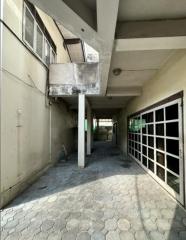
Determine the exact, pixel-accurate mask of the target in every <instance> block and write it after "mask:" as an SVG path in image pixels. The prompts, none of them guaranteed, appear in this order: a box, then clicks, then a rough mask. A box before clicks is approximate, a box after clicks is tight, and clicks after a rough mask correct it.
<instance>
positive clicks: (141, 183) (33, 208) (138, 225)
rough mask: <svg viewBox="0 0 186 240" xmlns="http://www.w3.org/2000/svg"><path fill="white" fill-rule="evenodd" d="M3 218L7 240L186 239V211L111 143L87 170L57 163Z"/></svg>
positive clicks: (102, 147)
mask: <svg viewBox="0 0 186 240" xmlns="http://www.w3.org/2000/svg"><path fill="white" fill-rule="evenodd" d="M1 220H2V221H1V224H2V236H1V237H2V240H3V239H6V240H9V239H13V240H17V239H21V240H31V239H36V240H41V239H49V240H59V239H60V240H61V239H62V240H73V239H77V240H88V239H92V240H104V239H107V240H119V239H120V240H133V239H135V240H146V239H150V240H162V239H166V240H177V239H184V240H186V213H185V212H184V211H183V210H182V209H181V208H180V207H179V206H178V205H177V204H176V202H175V201H174V200H172V199H171V198H170V196H169V195H168V194H167V193H166V192H165V191H164V190H162V188H161V187H160V186H159V185H158V184H157V183H156V182H155V181H154V180H153V179H152V178H151V177H149V176H148V175H147V174H146V173H145V172H144V171H143V170H142V169H141V168H140V167H139V166H138V165H137V164H136V163H134V162H129V161H128V162H125V164H124V161H123V159H122V156H121V155H120V154H119V152H118V150H117V149H115V148H113V147H112V146H111V144H110V143H106V144H105V143H99V144H97V145H96V149H95V151H94V153H93V155H92V156H91V157H90V158H89V165H88V167H87V168H86V169H83V170H81V169H78V168H77V163H76V162H74V161H73V159H72V160H71V161H70V162H69V163H66V164H59V165H58V166H56V167H54V168H51V169H50V170H49V171H48V172H47V173H46V174H45V175H43V176H42V177H41V178H40V179H39V181H37V182H36V183H35V184H34V185H33V186H31V187H30V188H29V189H28V190H27V191H25V192H24V193H23V194H22V195H20V196H19V197H18V198H16V199H15V200H14V201H13V202H12V203H11V205H9V206H8V207H7V208H6V209H4V210H3V211H2V212H1Z"/></svg>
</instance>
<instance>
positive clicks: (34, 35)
mask: <svg viewBox="0 0 186 240" xmlns="http://www.w3.org/2000/svg"><path fill="white" fill-rule="evenodd" d="M23 22H24V24H23V32H24V34H23V38H24V41H25V43H26V44H27V45H28V46H29V48H31V50H32V51H33V52H34V53H35V54H36V55H37V56H38V57H39V58H40V59H41V60H42V61H43V62H44V63H45V64H47V65H49V64H50V63H55V61H56V46H55V44H54V42H53V40H52V38H51V37H50V34H49V33H48V31H47V29H46V27H45V26H44V24H43V22H42V20H41V18H40V16H39V14H38V13H37V10H36V9H35V7H34V6H33V5H32V4H31V3H29V2H27V1H26V3H24V21H23Z"/></svg>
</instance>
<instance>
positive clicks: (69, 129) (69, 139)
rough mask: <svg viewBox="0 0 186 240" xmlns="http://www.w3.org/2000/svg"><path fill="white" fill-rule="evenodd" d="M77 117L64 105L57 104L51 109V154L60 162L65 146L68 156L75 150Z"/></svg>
mask: <svg viewBox="0 0 186 240" xmlns="http://www.w3.org/2000/svg"><path fill="white" fill-rule="evenodd" d="M75 126H76V124H75V115H74V113H73V112H70V111H69V110H68V109H67V108H66V106H65V105H64V104H58V105H57V104H55V105H53V107H52V108H51V132H52V136H51V137H52V138H51V148H52V151H51V154H52V159H55V160H56V161H57V160H59V156H60V154H61V151H62V150H63V145H64V146H65V149H66V151H67V154H68V153H70V152H72V151H74V150H75V140H74V139H75Z"/></svg>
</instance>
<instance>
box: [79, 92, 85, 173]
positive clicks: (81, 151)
mask: <svg viewBox="0 0 186 240" xmlns="http://www.w3.org/2000/svg"><path fill="white" fill-rule="evenodd" d="M78 166H79V167H81V168H84V167H85V95H84V94H79V96H78Z"/></svg>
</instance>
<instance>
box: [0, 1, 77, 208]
mask: <svg viewBox="0 0 186 240" xmlns="http://www.w3.org/2000/svg"><path fill="white" fill-rule="evenodd" d="M3 4H4V8H3V10H4V11H3V16H4V17H3V21H4V22H5V23H6V24H7V25H8V27H9V28H10V29H11V30H12V31H13V32H14V33H15V34H16V36H17V37H18V38H19V39H20V40H21V41H22V12H23V8H22V7H23V1H22V0H4V2H3ZM40 14H41V17H42V19H43V21H44V23H45V25H46V27H47V29H48V31H49V32H50V34H51V36H52V38H53V40H54V42H55V44H56V46H57V61H58V62H68V61H69V57H68V54H67V52H66V50H65V49H64V48H63V39H62V37H61V35H60V34H59V32H58V29H57V27H56V26H55V24H54V23H53V20H52V19H51V18H50V17H48V16H46V15H45V14H44V13H42V12H40ZM2 59H3V61H2V66H1V67H2V68H1V74H2V79H1V91H2V96H1V106H2V109H1V194H2V195H1V197H2V199H1V200H2V201H1V204H2V205H4V204H6V203H7V202H8V201H10V200H11V199H12V198H13V197H14V196H15V195H16V194H17V193H18V192H19V191H22V190H23V189H24V188H25V187H26V186H27V184H28V183H30V182H31V181H32V180H34V179H35V177H37V176H39V174H40V173H41V172H42V171H43V170H45V169H46V168H47V167H48V166H50V164H51V163H54V162H55V161H56V154H55V151H56V150H57V151H60V146H61V145H62V143H64V144H66V147H67V148H68V149H69V151H70V150H71V149H72V144H73V137H72V133H73V115H72V113H71V112H68V111H67V109H66V107H65V106H64V105H62V107H60V108H59V107H56V106H55V104H52V105H49V102H48V99H47V98H46V96H45V88H46V80H47V67H46V66H44V64H43V63H41V62H40V61H39V60H38V59H37V58H36V57H35V56H33V55H32V54H31V53H30V51H29V50H28V49H27V48H26V47H25V46H24V44H23V43H22V42H20V41H19V40H18V39H17V38H16V37H15V36H14V35H13V34H12V33H11V31H10V30H8V29H7V28H6V27H5V26H4V25H3V49H2ZM69 122H72V124H71V125H70V124H69ZM58 131H59V133H58ZM66 137H67V139H68V140H67V141H66V142H65V141H64V139H66ZM51 156H52V158H51Z"/></svg>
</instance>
